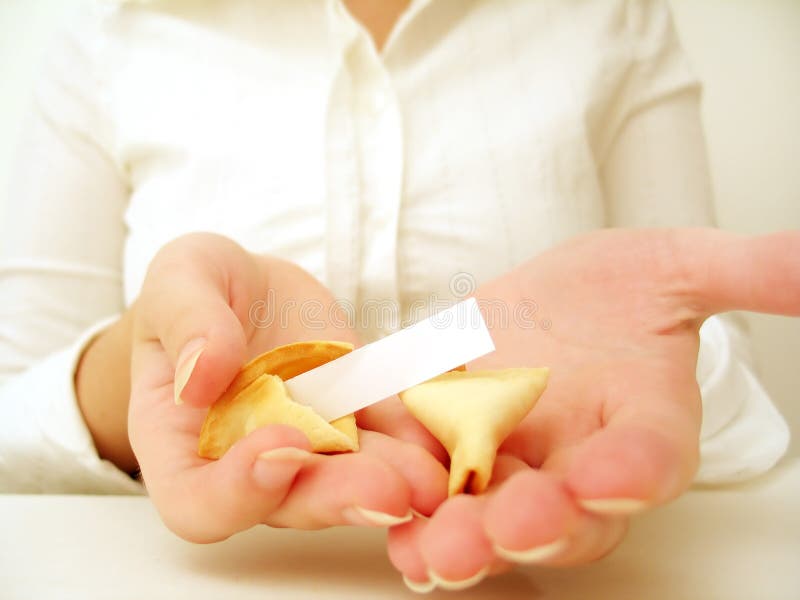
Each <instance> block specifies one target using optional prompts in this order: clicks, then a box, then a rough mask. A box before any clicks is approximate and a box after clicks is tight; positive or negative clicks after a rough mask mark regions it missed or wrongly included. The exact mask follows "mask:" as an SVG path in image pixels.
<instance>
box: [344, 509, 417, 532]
mask: <svg viewBox="0 0 800 600" xmlns="http://www.w3.org/2000/svg"><path fill="white" fill-rule="evenodd" d="M343 514H344V517H345V519H347V522H348V523H350V524H352V525H368V526H371V527H392V526H394V525H400V524H401V523H408V522H409V521H410V520H411V519H413V518H414V515H413V514H411V511H408V513H406V514H405V515H403V516H402V517H398V516H395V515H390V514H389V513H384V512H380V511H377V510H369V509H368V508H364V507H362V506H358V505H357V504H354V505H353V506H349V507H347V508H345V509H344V511H343Z"/></svg>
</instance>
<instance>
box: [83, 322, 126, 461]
mask: <svg viewBox="0 0 800 600" xmlns="http://www.w3.org/2000/svg"><path fill="white" fill-rule="evenodd" d="M132 320H133V319H132V311H126V312H125V313H123V314H122V315H121V316H120V318H119V319H118V320H117V321H116V322H114V323H113V324H112V325H111V326H110V327H108V328H107V329H105V330H104V331H103V332H101V333H100V334H99V335H97V336H96V337H95V338H94V339H92V341H91V342H90V343H89V345H88V346H87V347H86V348H85V349H84V351H83V354H82V355H81V357H80V360H79V361H78V367H77V369H76V371H75V379H74V385H75V394H76V397H77V402H78V407H79V408H80V411H81V413H82V415H83V419H84V422H85V423H86V426H87V428H88V429H89V432H90V433H91V435H92V439H93V440H94V444H95V448H96V449H97V452H98V454H99V456H100V457H101V458H103V459H106V460H109V461H111V462H113V463H114V464H115V465H116V466H117V467H119V468H120V469H121V470H123V471H126V472H128V473H131V472H134V471H136V469H138V465H137V462H136V457H135V456H134V454H133V450H132V449H131V446H130V441H129V440H128V400H129V397H130V360H131V340H132Z"/></svg>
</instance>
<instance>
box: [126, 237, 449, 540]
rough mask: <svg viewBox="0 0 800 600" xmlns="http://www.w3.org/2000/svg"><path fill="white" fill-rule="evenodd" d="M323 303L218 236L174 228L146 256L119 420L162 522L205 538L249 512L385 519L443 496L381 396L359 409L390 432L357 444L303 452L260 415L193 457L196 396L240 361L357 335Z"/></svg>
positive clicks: (369, 434)
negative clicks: (219, 450)
mask: <svg viewBox="0 0 800 600" xmlns="http://www.w3.org/2000/svg"><path fill="white" fill-rule="evenodd" d="M335 311H336V306H335V303H334V302H333V298H332V297H331V295H330V293H329V292H328V290H327V289H326V288H325V287H324V286H323V285H321V284H320V283H319V282H318V281H316V280H315V279H314V278H313V277H311V276H310V275H309V274H308V273H306V272H304V271H303V270H301V269H299V268H298V267H296V266H294V265H292V264H290V263H287V262H285V261H282V260H279V259H277V258H273V257H263V256H257V255H254V254H251V253H249V252H246V251H245V250H244V249H242V248H241V247H240V246H238V245H236V244H235V243H233V242H232V241H230V240H228V239H226V238H223V237H220V236H217V235H213V234H191V235H188V236H184V237H182V238H179V239H177V240H175V241H173V242H171V243H170V244H168V245H167V246H165V247H164V248H163V249H162V250H161V251H160V252H159V253H158V255H157V256H156V257H155V259H154V260H153V262H152V263H151V265H150V268H149V270H148V274H147V277H146V280H145V282H144V285H143V288H142V292H141V295H140V296H139V298H138V299H137V301H136V302H135V303H134V306H133V309H132V312H131V314H132V315H133V316H132V318H133V326H132V327H133V349H132V360H131V363H132V365H131V398H130V404H129V417H128V431H129V435H130V440H131V445H132V448H133V450H134V453H135V454H136V457H137V459H138V461H139V465H140V469H141V472H142V476H143V479H144V482H145V484H146V486H147V489H148V492H149V494H150V496H151V498H152V500H153V502H154V503H155V506H156V507H157V509H158V511H159V513H160V514H161V517H162V519H163V520H164V522H165V523H166V524H167V526H168V527H170V528H171V529H172V530H173V531H175V532H176V533H178V534H179V535H181V536H182V537H184V538H186V539H189V540H192V541H197V542H211V541H216V540H220V539H224V538H226V537H228V536H230V535H232V534H233V533H236V532H238V531H241V530H244V529H247V528H249V527H251V526H253V525H256V524H259V523H265V524H269V525H273V526H280V527H295V528H302V529H310V528H321V527H326V526H332V525H343V524H363V525H376V526H387V525H391V524H396V523H398V522H402V521H403V520H406V519H408V518H409V517H410V509H411V508H414V509H416V510H418V511H421V512H431V511H432V510H433V509H434V508H435V506H437V505H438V504H439V503H440V502H441V501H442V500H443V499H444V497H445V496H446V485H447V474H446V472H445V470H444V468H443V467H442V466H441V464H440V463H439V462H437V461H436V460H435V459H434V458H433V456H432V455H431V454H430V453H429V452H427V451H426V450H424V449H423V446H424V445H426V444H427V445H428V446H430V447H434V448H435V447H436V445H435V442H434V441H433V440H432V439H431V438H430V436H429V435H427V433H426V432H425V431H424V430H423V429H422V428H421V426H419V425H418V424H416V423H415V422H413V420H412V419H411V417H410V416H408V415H407V414H404V413H403V412H402V411H399V410H398V407H397V405H396V404H392V402H386V403H382V404H381V405H376V406H375V407H373V408H371V409H370V410H367V411H362V413H361V414H360V417H359V418H360V425H362V426H365V427H369V425H370V423H371V422H375V423H381V426H382V428H383V429H384V430H385V431H386V432H388V433H392V434H393V437H390V436H388V435H385V434H384V433H378V432H376V431H369V430H361V431H360V432H359V433H360V435H359V437H360V444H361V450H360V451H359V452H357V453H352V454H341V455H335V456H325V455H319V454H313V453H311V452H310V451H309V450H310V443H309V441H308V439H307V438H306V436H305V435H304V434H303V433H302V432H300V431H299V430H297V429H294V428H292V427H286V426H270V427H264V428H261V429H258V430H256V431H254V432H252V433H251V434H250V435H248V436H247V437H246V438H244V439H242V440H240V441H239V442H238V443H237V444H235V445H234V446H233V447H232V448H231V449H230V450H229V451H228V452H227V453H226V454H225V455H224V456H223V457H222V458H221V459H220V460H218V461H209V460H206V459H203V458H200V457H199V456H198V454H197V444H198V434H199V431H200V427H201V425H202V423H203V421H204V419H205V415H206V412H207V409H208V407H209V406H210V405H211V404H212V403H213V402H214V401H215V400H216V399H217V398H218V397H219V396H220V395H221V394H222V392H223V391H224V390H225V389H226V387H227V386H228V384H229V383H230V381H231V380H232V379H233V377H234V376H235V375H236V373H237V372H238V370H239V369H240V367H241V366H242V365H243V364H244V363H245V362H246V361H247V360H249V359H250V358H252V357H254V356H256V355H258V354H260V353H262V352H264V351H266V350H268V349H271V348H273V347H275V346H279V345H282V344H287V343H291V342H297V341H303V340H311V339H329V340H339V341H347V342H353V343H355V342H357V340H356V339H355V335H354V334H353V333H352V332H351V331H350V330H348V329H347V328H346V327H345V326H344V322H345V321H344V319H342V318H341V315H338V316H337V315H335V314H334V313H335ZM395 402H396V400H395ZM403 437H406V438H407V439H411V440H412V441H414V442H416V443H409V442H404V441H402V439H401V438H403Z"/></svg>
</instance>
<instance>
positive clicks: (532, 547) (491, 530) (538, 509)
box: [483, 468, 625, 566]
mask: <svg viewBox="0 0 800 600" xmlns="http://www.w3.org/2000/svg"><path fill="white" fill-rule="evenodd" d="M483 522H484V527H485V529H486V534H487V535H488V537H489V538H490V539H491V541H492V544H493V547H494V551H495V553H496V554H497V556H498V557H500V558H502V559H504V560H506V561H508V562H510V563H516V564H538V565H548V566H567V565H576V564H582V563H586V562H590V561H592V560H596V559H598V558H600V557H602V556H604V555H605V554H607V553H608V552H609V551H610V550H612V549H613V548H614V547H616V546H617V545H618V544H619V542H620V541H621V540H622V536H623V535H624V532H625V527H624V519H621V518H619V517H607V516H599V515H594V514H590V513H587V512H586V511H583V510H581V509H580V507H579V506H578V505H577V504H576V503H575V500H574V499H573V498H572V497H571V496H570V494H569V493H568V492H567V490H566V489H565V488H564V486H563V484H562V482H561V481H560V479H559V478H558V477H556V476H554V475H552V474H550V473H543V472H541V471H537V470H535V469H531V468H526V469H523V470H520V471H517V472H516V473H514V475H513V476H511V477H510V478H509V479H508V480H507V481H505V482H504V483H503V484H502V485H500V486H498V488H497V489H496V490H494V492H493V493H492V494H491V495H489V496H487V501H486V508H485V510H484V517H483Z"/></svg>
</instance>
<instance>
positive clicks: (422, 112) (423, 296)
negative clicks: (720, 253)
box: [0, 0, 788, 492]
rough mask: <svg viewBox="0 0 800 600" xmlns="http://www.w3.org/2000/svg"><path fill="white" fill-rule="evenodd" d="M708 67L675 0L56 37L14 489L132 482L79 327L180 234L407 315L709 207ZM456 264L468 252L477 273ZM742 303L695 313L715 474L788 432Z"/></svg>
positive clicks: (5, 271)
mask: <svg viewBox="0 0 800 600" xmlns="http://www.w3.org/2000/svg"><path fill="white" fill-rule="evenodd" d="M698 105H699V85H698V82H697V79H696V77H695V76H694V74H693V73H692V71H691V69H690V68H689V66H688V65H687V61H686V59H685V57H684V55H683V53H682V51H681V48H680V46H679V43H678V40H677V38H676V35H675V32H674V29H673V24H672V21H671V18H670V15H669V12H668V9H667V7H666V5H665V4H664V3H663V2H649V1H648V2H645V1H637V2H624V1H621V0H620V1H613V2H611V1H606V2H588V1H586V2H556V1H545V2H532V1H526V0H516V1H515V0H502V1H501V0H484V1H481V0H473V1H463V2H461V1H454V0H415V1H414V2H412V4H411V6H410V7H409V9H408V10H407V11H406V12H405V13H404V14H403V15H402V17H401V18H400V20H399V21H398V23H397V25H396V27H395V29H394V30H393V32H392V34H391V36H390V38H389V39H388V40H387V43H386V44H385V47H384V49H383V50H382V51H381V52H378V51H376V49H375V46H374V44H373V43H372V40H371V38H370V36H369V34H368V33H367V31H366V30H365V29H364V28H363V27H362V26H361V25H360V24H359V23H358V22H357V21H356V20H355V19H353V18H352V17H351V16H350V14H349V13H348V12H347V10H346V8H345V7H344V6H343V4H342V3H341V2H340V1H339V0H291V1H290V0H270V1H266V0H265V1H260V2H254V1H251V0H204V1H202V2H200V1H195V2H192V1H188V0H186V1H182V2H177V1H170V0H162V1H159V2H151V3H139V4H135V3H123V4H121V5H116V4H105V5H103V6H98V7H97V8H96V9H95V10H93V11H91V13H90V14H88V15H86V16H84V17H83V18H82V19H81V20H80V21H79V22H78V23H77V24H76V25H75V26H74V27H73V28H72V29H71V30H70V31H69V32H67V33H65V34H64V36H62V38H60V40H59V41H58V42H57V43H56V45H55V47H54V48H53V51H52V52H51V54H50V60H49V62H48V65H47V68H46V71H45V73H44V75H43V77H42V79H41V82H40V84H39V85H38V87H37V89H36V91H35V96H34V105H33V111H32V116H31V119H30V121H29V124H28V127H27V134H26V136H25V139H24V140H23V144H22V146H21V148H20V152H19V159H18V163H17V168H16V171H15V175H16V180H15V181H16V182H15V185H14V186H13V188H12V193H11V196H10V198H11V202H10V214H9V216H8V218H7V219H6V222H7V225H8V227H7V229H8V231H7V232H6V233H5V235H4V238H5V239H4V241H5V246H6V247H5V250H4V253H3V255H2V262H0V377H2V387H1V388H0V489H3V490H17V491H61V492H63V491H98V492H136V491H140V490H141V488H140V487H139V486H138V484H136V483H134V482H132V481H131V480H130V479H129V478H128V477H127V475H125V474H123V473H121V472H119V471H118V470H117V469H116V468H115V467H114V466H113V465H111V464H110V463H108V462H106V461H103V460H100V459H99V458H98V456H97V453H96V451H95V449H94V446H93V444H92V440H91V436H90V435H89V434H88V432H87V429H86V427H85V425H84V423H83V421H82V419H81V415H80V411H79V410H78V408H77V405H76V399H75V392H74V386H73V375H74V368H75V365H76V362H77V360H78V358H79V356H80V353H81V351H82V349H83V348H84V347H85V346H86V344H87V343H88V342H89V340H90V339H91V337H92V336H93V335H95V334H96V332H97V331H99V330H101V329H102V327H103V326H105V325H106V324H107V323H108V321H107V320H106V319H108V318H109V316H111V317H112V318H113V315H116V314H118V313H120V312H121V311H122V310H124V307H125V306H127V305H129V304H130V303H131V301H132V300H133V299H134V298H135V297H136V295H137V293H138V291H139V289H140V287H141V284H142V280H143V278H144V275H145V272H146V269H147V266H148V263H149V262H150V260H151V258H152V257H153V255H154V254H155V253H156V252H157V250H158V249H159V248H160V247H161V246H162V245H163V244H165V243H166V242H167V241H169V240H171V239H173V238H175V237H176V236H179V235H181V234H183V233H186V232H189V231H197V230H205V231H214V232H218V233H221V234H224V235H226V236H229V237H230V238H233V239H235V240H236V241H238V242H239V243H241V244H242V245H244V246H245V247H246V248H248V249H249V250H251V251H254V252H263V253H272V254H276V255H280V256H283V257H285V258H288V259H291V260H293V261H295V262H296V263H298V264H300V265H301V266H302V267H304V268H305V269H307V270H308V271H310V272H311V273H313V274H314V275H315V276H316V277H317V278H319V279H320V280H321V281H323V282H324V283H325V284H327V285H328V286H329V287H330V288H331V289H332V290H333V292H334V294H335V295H336V296H337V297H339V298H341V299H343V300H346V301H348V302H350V303H351V304H352V305H353V306H354V307H356V308H357V307H360V306H364V304H365V303H368V302H372V303H374V302H380V303H381V306H382V307H385V306H389V307H390V309H389V310H390V311H391V317H392V318H384V319H382V320H381V322H374V323H373V322H370V323H364V324H361V332H362V334H363V335H364V338H365V339H366V340H370V339H375V338H376V337H379V336H381V335H385V334H386V333H388V332H390V331H392V330H393V329H396V328H397V327H398V326H400V325H401V324H403V323H404V320H405V319H406V318H407V317H408V316H409V309H410V307H411V306H412V304H414V303H418V302H419V301H420V300H422V301H424V302H426V303H431V301H432V302H437V301H438V302H440V301H444V300H452V299H453V297H454V295H458V294H463V293H464V292H465V291H469V290H464V288H463V287H460V286H461V285H463V281H459V282H457V284H456V283H454V282H456V280H455V279H454V277H456V276H457V274H459V273H467V274H469V279H468V282H467V283H468V284H469V285H471V284H472V282H473V281H474V283H475V284H476V285H480V283H482V282H484V281H487V280H489V279H491V278H493V277H495V276H497V275H500V274H502V273H504V272H506V271H508V270H510V269H511V268H512V267H514V266H515V265H517V264H519V263H520V262H522V261H524V260H526V259H528V258H530V257H532V256H534V255H536V254H537V253H538V252H541V251H542V250H544V249H545V248H548V247H550V246H552V245H553V244H556V243H557V242H559V241H561V240H564V239H567V238H569V237H572V236H575V235H578V234H580V233H583V232H586V231H590V230H592V229H596V228H600V227H606V226H643V225H658V226H680V225H706V224H711V223H713V208H712V196H711V190H710V185H709V177H708V167H707V163H706V157H705V146H704V140H703V135H702V130H701V126H700V121H699V111H698ZM459 277H463V276H459ZM750 364H751V363H750V359H749V357H748V356H747V344H746V340H745V339H743V338H742V336H741V333H740V332H739V331H738V330H737V328H736V327H735V326H734V325H733V323H732V321H730V320H727V319H719V318H713V319H711V320H709V322H708V323H707V324H706V325H705V326H704V328H703V330H702V348H701V356H700V364H699V367H698V377H699V380H700V382H701V385H702V393H703V401H704V423H703V433H702V466H701V469H700V472H699V474H698V479H699V480H700V481H704V482H715V481H730V480H736V479H741V478H745V477H749V476H753V475H755V474H757V473H760V472H763V471H764V470H766V469H768V468H769V467H770V466H771V465H772V464H774V463H775V461H776V460H777V459H778V458H779V457H780V456H781V455H782V454H783V452H784V451H785V448H786V445H787V442H788V430H787V427H786V425H785V423H784V422H783V420H782V418H781V417H780V415H779V414H778V413H777V412H776V411H775V409H774V407H773V406H772V404H771V402H770V400H769V398H768V397H767V396H766V394H765V392H764V390H763V388H762V387H761V385H760V384H759V383H758V381H757V380H756V378H755V376H754V375H753V371H752V368H751V366H750Z"/></svg>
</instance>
